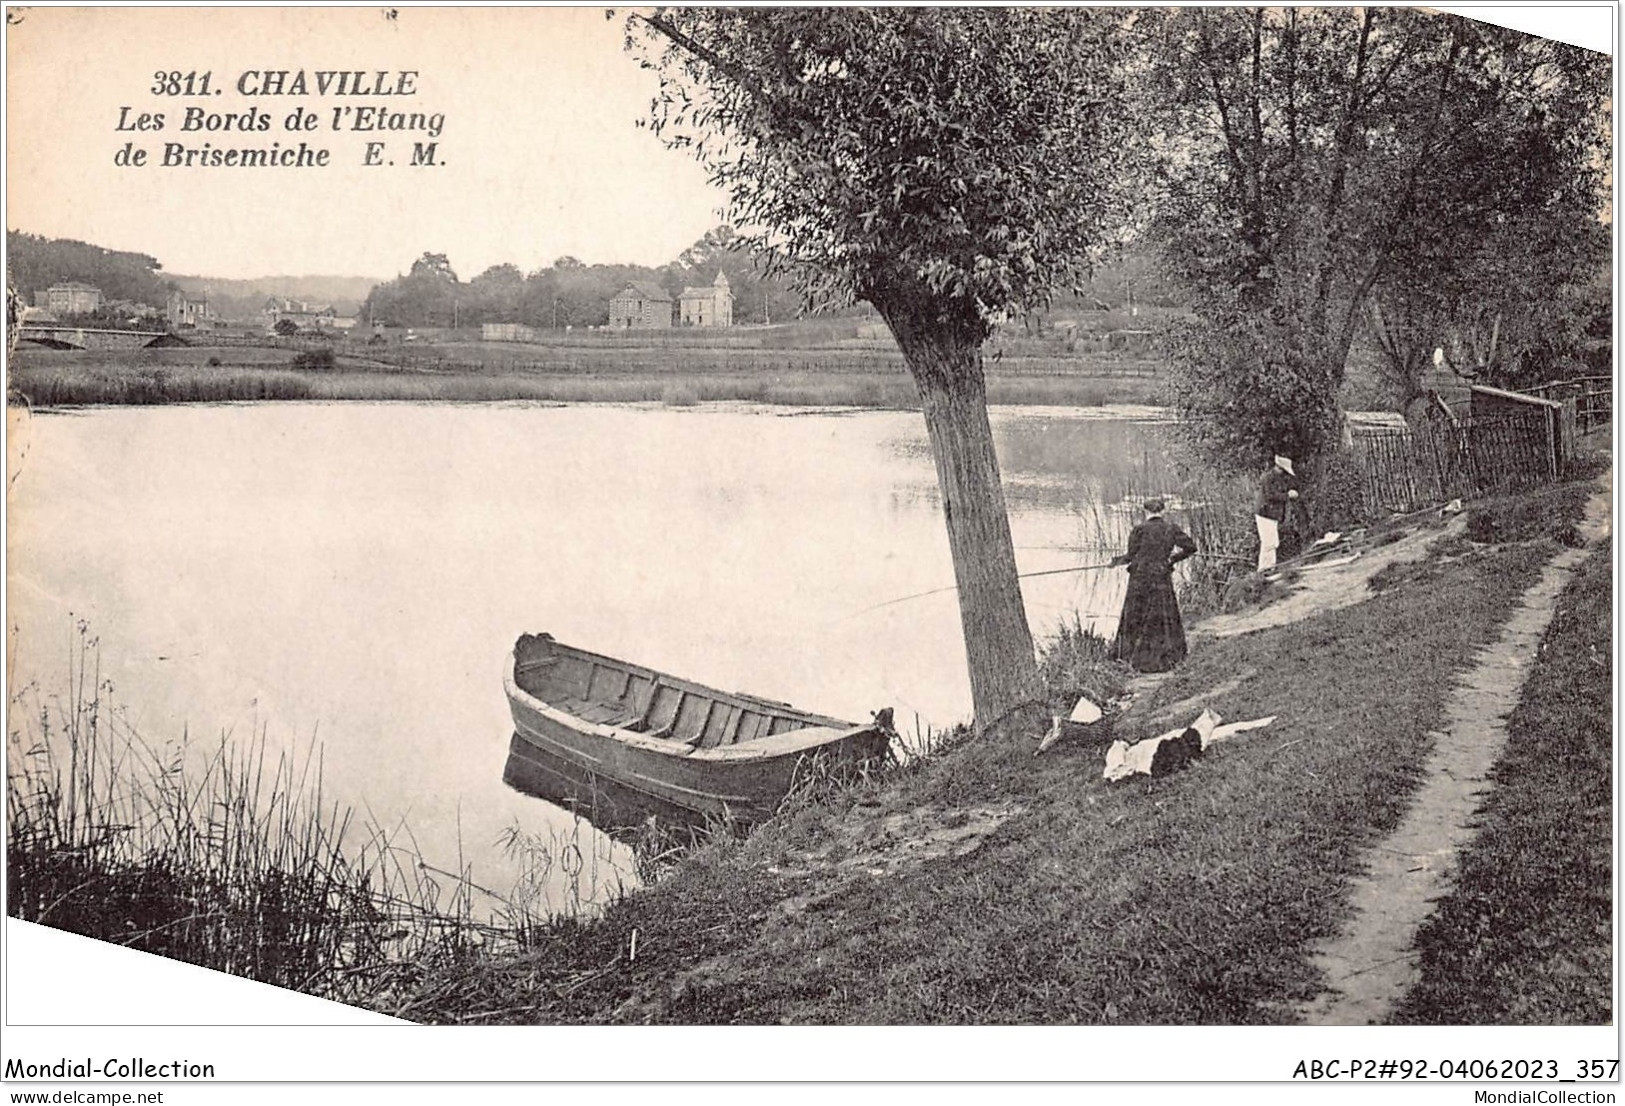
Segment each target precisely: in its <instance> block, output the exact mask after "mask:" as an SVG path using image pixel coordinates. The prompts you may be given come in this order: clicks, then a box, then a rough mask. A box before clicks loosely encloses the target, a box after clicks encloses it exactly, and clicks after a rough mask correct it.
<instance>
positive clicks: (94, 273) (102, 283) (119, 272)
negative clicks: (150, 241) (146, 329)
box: [6, 230, 174, 307]
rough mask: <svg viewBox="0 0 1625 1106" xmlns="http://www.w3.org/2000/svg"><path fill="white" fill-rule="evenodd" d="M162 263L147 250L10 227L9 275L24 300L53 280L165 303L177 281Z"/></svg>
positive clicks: (118, 297) (106, 293) (155, 303)
mask: <svg viewBox="0 0 1625 1106" xmlns="http://www.w3.org/2000/svg"><path fill="white" fill-rule="evenodd" d="M162 269H163V266H162V265H160V264H159V263H158V261H157V259H156V258H152V257H148V256H147V255H146V254H143V253H130V252H128V251H124V250H109V249H105V248H103V247H101V246H93V245H91V244H90V243H88V242H77V241H74V240H72V239H66V238H44V237H41V236H40V235H37V234H24V233H22V232H21V231H15V230H8V231H7V232H6V279H7V281H8V282H9V283H10V284H11V285H12V286H13V287H15V288H16V289H17V291H18V293H19V295H21V297H22V299H23V302H24V303H25V305H32V304H33V302H34V293H36V292H40V291H44V290H45V289H46V288H49V287H50V286H51V285H53V284H60V283H63V282H65V281H80V282H83V283H85V284H91V285H95V286H96V287H97V288H99V289H101V293H102V298H103V299H107V300H129V301H130V302H132V303H145V304H150V305H151V306H153V307H162V306H163V305H164V303H165V302H166V301H167V300H168V298H169V293H170V292H171V291H172V290H173V287H174V286H173V285H172V284H171V283H170V282H169V281H168V280H166V279H164V278H163V277H162V276H160V275H159V274H160V271H161V270H162Z"/></svg>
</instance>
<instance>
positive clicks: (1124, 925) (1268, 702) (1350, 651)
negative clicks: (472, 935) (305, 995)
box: [421, 538, 1557, 1024]
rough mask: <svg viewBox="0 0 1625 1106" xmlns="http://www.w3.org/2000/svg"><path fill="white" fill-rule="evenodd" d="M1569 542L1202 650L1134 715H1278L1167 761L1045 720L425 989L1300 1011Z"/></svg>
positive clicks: (781, 829)
mask: <svg viewBox="0 0 1625 1106" xmlns="http://www.w3.org/2000/svg"><path fill="white" fill-rule="evenodd" d="M1556 548H1557V546H1556V544H1555V543H1554V542H1552V541H1551V539H1549V538H1539V539H1536V540H1533V541H1530V542H1527V543H1516V544H1507V545H1501V546H1496V547H1492V548H1488V549H1485V550H1482V551H1480V552H1479V553H1478V554H1477V555H1475V556H1474V557H1470V558H1463V559H1460V560H1458V561H1455V562H1452V563H1450V564H1447V565H1444V566H1442V567H1441V570H1440V571H1439V573H1438V574H1437V575H1435V576H1433V577H1431V578H1429V579H1427V580H1425V581H1421V580H1418V581H1413V582H1409V583H1406V582H1399V583H1397V584H1395V585H1394V586H1391V587H1390V588H1388V589H1387V590H1385V591H1383V592H1382V593H1381V594H1378V595H1376V596H1374V597H1373V598H1372V599H1371V600H1369V601H1368V602H1366V603H1363V604H1360V605H1358V606H1355V607H1351V608H1346V609H1344V610H1340V611H1336V612H1333V613H1328V614H1325V615H1322V616H1319V617H1316V618H1312V619H1309V620H1306V621H1304V622H1301V623H1298V624H1295V625H1291V626H1287V627H1283V628H1280V629H1277V630H1273V631H1266V632H1261V633H1255V634H1252V635H1247V636H1244V637H1241V638H1233V639H1226V640H1223V641H1218V642H1211V643H1208V644H1206V645H1204V647H1203V648H1202V649H1200V650H1198V652H1197V653H1196V654H1194V655H1193V656H1192V658H1191V659H1190V660H1189V661H1188V662H1187V663H1186V665H1185V666H1184V667H1182V668H1181V669H1180V670H1179V671H1178V672H1177V673H1176V674H1174V676H1173V677H1172V678H1171V679H1169V680H1167V681H1166V682H1165V683H1163V684H1162V685H1161V686H1159V687H1158V688H1157V689H1156V690H1155V691H1154V692H1152V693H1151V695H1150V698H1149V700H1148V701H1147V702H1146V704H1145V709H1144V710H1143V711H1140V710H1138V709H1137V712H1136V713H1137V716H1138V717H1141V718H1145V717H1151V716H1154V715H1155V713H1156V710H1157V707H1158V705H1159V704H1163V703H1170V702H1172V701H1175V700H1180V699H1184V698H1186V697H1188V696H1192V695H1200V694H1202V693H1203V692H1205V691H1207V690H1209V689H1212V688H1215V687H1219V686H1227V687H1229V688H1231V690H1229V691H1227V692H1225V693H1224V696H1223V700H1222V703H1221V707H1222V709H1223V711H1224V713H1225V714H1226V715H1227V716H1230V717H1232V718H1237V719H1241V718H1250V717H1256V716H1262V715H1272V714H1273V715H1276V716H1277V721H1276V722H1275V723H1274V724H1273V725H1272V726H1271V727H1269V728H1268V729H1266V730H1264V731H1261V732H1260V733H1258V734H1257V735H1254V736H1250V737H1247V738H1244V739H1241V740H1240V741H1238V743H1236V744H1235V745H1232V746H1229V747H1225V748H1223V749H1221V750H1220V751H1217V752H1216V753H1214V754H1213V755H1210V756H1209V757H1207V758H1204V759H1203V760H1201V761H1199V762H1197V763H1196V764H1195V765H1193V766H1192V767H1191V768H1189V769H1188V770H1186V771H1184V772H1182V773H1179V774H1177V775H1175V776H1171V777H1168V778H1165V779H1158V780H1147V779H1144V778H1137V779H1136V781H1135V782H1129V783H1125V784H1120V785H1111V784H1107V783H1105V782H1104V781H1102V780H1101V779H1100V768H1101V753H1100V748H1099V747H1098V745H1097V746H1093V747H1085V746H1083V745H1078V744H1072V745H1068V744H1064V743H1063V744H1062V745H1060V746H1057V748H1056V749H1055V750H1052V752H1051V753H1050V754H1047V755H1046V756H1044V757H1041V758H1036V759H1035V758H1034V756H1033V749H1034V748H1035V746H1036V744H1037V741H1038V737H1039V735H1040V733H1041V732H1042V725H1041V724H1040V723H1039V722H1038V721H1037V720H1035V722H1034V724H1033V725H1028V726H1025V727H1018V728H1010V729H1007V730H1005V731H1004V732H1000V733H992V734H989V735H987V736H985V737H983V738H981V739H977V740H967V741H961V742H959V743H957V744H952V745H951V747H950V748H948V749H947V750H946V751H945V752H944V753H943V754H942V755H940V756H938V757H935V758H931V759H928V760H925V761H921V762H918V763H917V764H916V765H914V766H913V767H912V768H911V769H910V770H909V771H907V772H904V773H902V774H901V775H899V776H898V777H897V778H895V779H893V780H891V781H889V782H888V784H887V786H885V787H878V788H862V787H859V788H853V789H849V790H847V791H846V792H844V793H841V794H839V795H836V796H832V797H831V799H830V802H829V803H828V804H827V805H825V806H823V807H821V808H814V809H808V810H806V811H802V812H800V813H799V814H797V815H796V816H795V817H792V818H787V819H783V820H781V821H779V822H776V823H772V824H770V825H769V826H767V827H765V828H764V829H763V830H761V831H759V832H758V833H757V834H756V835H754V836H753V837H752V838H750V839H749V840H747V841H745V842H742V843H739V842H731V841H725V842H716V843H713V844H711V845H709V846H707V847H705V848H703V849H701V850H699V851H697V852H696V853H694V854H693V855H691V856H690V857H689V858H688V859H686V860H685V861H684V862H683V863H682V864H681V865H680V866H679V867H678V868H677V869H676V870H674V871H673V872H672V873H670V874H669V875H668V876H667V878H666V879H664V880H663V881H661V882H660V883H659V884H657V885H656V886H654V887H652V888H650V889H648V890H646V891H644V892H641V893H639V894H637V895H635V896H632V897H630V898H628V899H626V900H625V901H622V902H620V903H617V904H615V905H614V906H612V907H611V908H610V909H609V910H608V911H607V912H606V914H605V916H604V917H603V918H602V919H601V920H599V921H597V922H594V923H592V924H589V925H575V924H570V925H565V926H560V927H557V928H555V929H554V930H553V931H552V932H551V933H550V934H549V937H548V939H547V940H544V941H542V942H540V943H539V944H538V945H537V946H536V947H535V948H533V949H531V950H529V951H527V952H525V953H523V954H521V955H519V956H517V957H512V958H506V959H492V960H488V961H483V962H481V963H479V964H478V965H475V966H472V967H471V968H470V970H468V971H467V972H464V973H462V974H460V975H459V976H458V977H457V979H456V980H455V983H453V981H450V980H448V979H446V978H444V977H443V976H437V975H435V974H434V973H430V974H428V975H426V976H425V978H424V980H423V981H422V984H421V985H422V986H424V987H426V988H437V989H438V990H437V993H443V994H448V995H449V994H452V993H453V992H452V988H453V987H454V989H455V998H454V1000H453V1001H452V1002H451V1003H450V1004H448V1005H447V1006H446V1007H445V1008H444V1009H443V1010H441V1011H440V1012H439V1014H438V1017H440V1018H443V1019H444V1020H447V1021H459V1022H468V1021H483V1022H568V1023H574V1022H675V1023H716V1022H747V1023H772V1022H796V1023H937V1022H947V1023H972V1022H973V1023H978V1024H988V1023H1005V1022H1010V1023H1026V1022H1046V1023H1074V1022H1075V1023H1137V1024H1213V1023H1256V1022H1265V1023H1267V1022H1277V1021H1281V1020H1289V1019H1290V1018H1291V1017H1292V1016H1293V1015H1292V1014H1291V1013H1290V1012H1289V1011H1290V1009H1291V1007H1292V1005H1293V1004H1295V1003H1296V1002H1299V1001H1301V1000H1304V999H1307V998H1308V997H1310V996H1311V995H1312V994H1313V993H1315V992H1316V991H1317V990H1318V988H1319V987H1320V985H1321V982H1322V981H1321V980H1319V979H1317V978H1316V977H1315V975H1314V971H1313V969H1312V968H1311V967H1310V963H1309V959H1308V955H1307V954H1308V949H1309V947H1310V945H1311V943H1312V942H1314V941H1315V940H1317V939H1319V938H1322V937H1325V936H1328V935H1330V934H1331V933H1333V932H1335V931H1336V929H1337V927H1338V925H1339V924H1340V922H1341V921H1342V919H1343V917H1344V914H1345V910H1346V907H1345V900H1344V894H1345V881H1346V879H1347V877H1348V876H1349V875H1351V874H1352V873H1353V871H1354V870H1355V867H1356V865H1357V862H1358V856H1359V854H1360V851H1361V850H1362V849H1363V848H1365V847H1366V846H1368V845H1370V844H1371V843H1372V842H1374V841H1375V840H1378V839H1379V838H1380V837H1381V835H1383V834H1384V833H1386V832H1387V831H1388V830H1389V829H1390V828H1391V827H1392V826H1393V825H1394V824H1395V823H1396V822H1397V820H1398V818H1399V817H1400V815H1401V813H1402V811H1403V809H1404V806H1405V803H1406V798H1407V796H1408V795H1409V793H1410V792H1411V791H1412V790H1413V788H1414V787H1415V785H1416V782H1417V771H1418V767H1417V766H1418V765H1419V764H1420V763H1421V760H1422V757H1423V755H1424V753H1425V751H1426V750H1427V748H1428V746H1429V742H1430V739H1429V737H1428V732H1429V730H1430V729H1433V728H1435V727H1436V726H1437V724H1438V721H1439V717H1440V713H1441V709H1442V704H1443V702H1444V700H1445V699H1446V697H1447V695H1448V693H1449V690H1450V687H1451V685H1452V682H1453V680H1454V678H1455V676H1456V674H1457V673H1458V672H1459V671H1460V670H1461V669H1462V668H1463V667H1465V666H1466V665H1467V664H1468V663H1470V661H1471V657H1472V653H1473V648H1474V646H1475V645H1477V644H1478V643H1481V642H1484V641H1486V640H1489V639H1490V638H1492V637H1493V635H1494V634H1495V632H1496V631H1497V628H1498V626H1499V624H1500V623H1501V621H1502V620H1503V618H1504V615H1505V612H1506V610H1507V609H1508V607H1509V605H1510V603H1511V602H1512V600H1513V598H1514V597H1515V596H1516V595H1517V594H1519V593H1520V592H1521V590H1522V589H1523V588H1525V587H1526V586H1527V585H1528V584H1529V583H1530V582H1531V581H1532V580H1533V579H1534V577H1535V576H1536V574H1537V573H1538V571H1539V568H1540V566H1541V564H1543V563H1544V561H1545V560H1546V559H1547V557H1549V556H1550V554H1551V553H1552V552H1553V551H1554V550H1555V549H1556ZM1125 725H1126V723H1125ZM634 944H635V947H636V955H635V956H634V955H633V953H632V950H633V947H634Z"/></svg>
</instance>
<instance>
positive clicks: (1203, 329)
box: [1148, 7, 1608, 465]
mask: <svg viewBox="0 0 1625 1106" xmlns="http://www.w3.org/2000/svg"><path fill="white" fill-rule="evenodd" d="M1148 22H1149V24H1150V26H1151V27H1152V29H1153V34H1152V37H1151V39H1150V40H1149V41H1150V42H1151V53H1150V57H1149V61H1150V76H1151V81H1150V83H1149V86H1148V91H1149V93H1150V96H1149V99H1148V110H1152V111H1156V112H1157V113H1158V114H1157V119H1158V126H1159V128H1160V129H1161V132H1162V139H1161V141H1159V143H1158V148H1159V149H1162V150H1163V151H1164V152H1165V154H1166V155H1167V156H1166V157H1164V159H1163V161H1162V165H1161V185H1162V192H1163V196H1164V204H1163V206H1162V209H1161V212H1160V215H1159V218H1158V220H1157V230H1158V234H1159V239H1160V241H1161V243H1162V245H1163V247H1164V256H1165V258H1166V261H1167V263H1168V264H1169V266H1170V268H1171V270H1172V271H1173V272H1174V273H1175V274H1176V275H1177V276H1178V277H1179V278H1181V279H1182V280H1183V281H1185V282H1186V283H1187V284H1188V285H1189V286H1190V287H1191V289H1192V290H1193V293H1194V303H1195V306H1196V311H1197V317H1198V321H1197V323H1196V324H1195V326H1194V328H1193V330H1194V332H1193V333H1189V334H1186V335H1184V336H1183V338H1182V341H1181V343H1180V345H1179V351H1180V356H1179V359H1178V362H1177V368H1178V373H1177V377H1176V385H1177V395H1178V399H1179V402H1180V406H1181V407H1182V409H1183V410H1184V412H1185V413H1186V414H1187V415H1188V416H1189V417H1190V418H1191V419H1192V420H1193V421H1194V422H1201V423H1212V422H1213V421H1215V420H1219V421H1225V422H1230V423H1232V425H1227V426H1219V427H1215V426H1212V425H1206V426H1202V427H1201V428H1200V430H1199V433H1200V434H1201V435H1202V436H1203V438H1204V440H1205V441H1207V442H1208V443H1209V444H1214V445H1217V446H1219V447H1221V448H1222V449H1223V450H1224V451H1225V453H1224V457H1225V459H1227V460H1230V461H1232V462H1235V463H1241V464H1247V465H1251V464H1255V463H1257V462H1258V461H1259V460H1261V459H1262V458H1263V457H1265V456H1267V455H1268V454H1269V453H1270V452H1272V451H1276V450H1281V449H1287V450H1295V451H1296V452H1297V454H1298V455H1300V456H1303V457H1306V458H1313V457H1314V456H1316V455H1317V454H1319V453H1320V452H1322V451H1323V450H1324V449H1325V448H1326V447H1327V446H1328V444H1329V443H1330V440H1331V439H1330V437H1329V435H1330V433H1331V429H1332V427H1334V426H1335V423H1336V398H1337V394H1338V390H1339V388H1340V386H1341V384H1342V381H1343V376H1344V369H1345V364H1346V361H1347V357H1348V353H1349V349H1350V345H1351V343H1352V341H1353V339H1354V337H1355V334H1356V333H1357V331H1358V329H1359V328H1360V327H1361V326H1362V325H1364V323H1365V320H1366V318H1367V317H1368V315H1369V311H1370V304H1371V302H1372V299H1373V295H1374V292H1375V291H1376V290H1377V289H1378V288H1379V287H1387V288H1390V289H1393V288H1396V287H1399V286H1400V283H1399V282H1401V281H1403V280H1404V279H1405V275H1406V274H1407V273H1410V272H1414V271H1416V270H1417V267H1418V266H1429V265H1434V264H1435V262H1434V261H1432V260H1430V259H1435V258H1437V259H1443V260H1442V261H1441V262H1439V264H1443V265H1446V266H1448V265H1450V264H1451V262H1450V261H1449V260H1448V259H1449V258H1451V257H1452V256H1457V255H1460V254H1461V252H1462V251H1463V250H1465V249H1467V248H1469V247H1471V246H1474V245H1479V246H1481V245H1482V244H1484V243H1486V242H1487V241H1488V240H1490V239H1491V238H1493V236H1494V234H1495V231H1496V228H1497V227H1500V226H1504V225H1505V224H1506V223H1508V222H1509V221H1512V222H1523V221H1525V220H1528V219H1530V218H1532V217H1535V218H1538V217H1540V216H1541V214H1542V213H1547V212H1550V211H1553V210H1556V209H1562V210H1564V211H1572V210H1574V209H1575V208H1576V207H1578V206H1582V205H1585V204H1591V205H1593V208H1594V206H1595V202H1596V196H1597V195H1598V190H1597V186H1598V173H1599V171H1600V166H1601V165H1602V164H1605V161H1603V160H1600V159H1599V158H1598V157H1597V143H1598V140H1599V138H1601V137H1602V136H1603V135H1604V131H1603V130H1602V129H1600V128H1599V125H1598V120H1599V118H1601V113H1602V108H1603V105H1604V102H1605V98H1606V96H1607V91H1608V66H1607V62H1606V59H1605V58H1601V57H1600V56H1598V55H1592V54H1589V53H1588V52H1586V51H1583V50H1579V49H1576V48H1574V47H1569V46H1565V45H1563V44H1561V43H1556V42H1551V41H1547V40H1542V39H1536V38H1532V37H1530V36H1527V35H1523V34H1520V33H1518V32H1514V31H1508V30H1504V29H1502V28H1498V27H1494V26H1490V25H1487V24H1482V23H1476V22H1473V21H1471V20H1467V19H1462V18H1459V17H1456V16H1448V15H1442V14H1435V13H1428V12H1424V11H1421V10H1417V9H1402V8H1376V7H1368V8H1287V9H1269V10H1265V9H1238V8H1193V9H1184V10H1178V11H1172V12H1168V13H1164V14H1161V15H1159V16H1156V17H1151V18H1150V19H1149V20H1148ZM1444 306H1445V305H1441V304H1431V305H1424V304H1422V303H1421V302H1420V301H1418V300H1417V299H1416V298H1415V297H1412V298H1411V300H1410V302H1409V304H1408V305H1407V313H1408V314H1409V315H1411V316H1414V317H1413V318H1410V319H1408V320H1407V321H1406V325H1423V326H1430V325H1432V324H1430V323H1427V322H1426V321H1425V320H1424V319H1423V318H1422V315H1423V314H1424V313H1425V312H1423V311H1422V310H1421V309H1422V308H1424V307H1425V308H1426V312H1432V313H1433V314H1437V313H1438V311H1439V310H1441V309H1443V307H1444ZM1412 308H1414V309H1417V310H1410V309H1412ZM1387 317H1388V319H1389V320H1390V321H1394V320H1395V319H1396V318H1397V314H1396V312H1395V310H1394V308H1393V305H1392V304H1390V305H1388V316H1387ZM1243 360H1248V361H1250V367H1243V366H1240V365H1238V364H1237V362H1239V361H1243Z"/></svg>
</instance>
